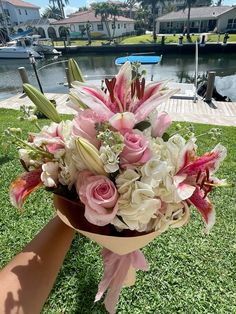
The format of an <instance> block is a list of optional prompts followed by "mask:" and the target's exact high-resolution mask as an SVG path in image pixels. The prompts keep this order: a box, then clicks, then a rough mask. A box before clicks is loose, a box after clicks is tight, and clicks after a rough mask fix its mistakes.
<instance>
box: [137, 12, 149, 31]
mask: <svg viewBox="0 0 236 314" xmlns="http://www.w3.org/2000/svg"><path fill="white" fill-rule="evenodd" d="M148 16H149V11H148V9H147V8H143V7H140V8H138V10H137V12H136V22H135V29H144V28H145V29H146V28H147V25H148Z"/></svg>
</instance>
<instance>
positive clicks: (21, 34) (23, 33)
mask: <svg viewBox="0 0 236 314" xmlns="http://www.w3.org/2000/svg"><path fill="white" fill-rule="evenodd" d="M33 32H34V30H33V29H27V30H26V31H24V32H20V33H17V34H11V35H10V36H9V38H10V39H11V40H16V39H20V38H22V37H25V36H27V35H29V34H32V33H33Z"/></svg>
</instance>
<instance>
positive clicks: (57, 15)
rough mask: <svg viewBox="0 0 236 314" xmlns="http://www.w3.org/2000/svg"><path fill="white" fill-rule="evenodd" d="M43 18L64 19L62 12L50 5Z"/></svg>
mask: <svg viewBox="0 0 236 314" xmlns="http://www.w3.org/2000/svg"><path fill="white" fill-rule="evenodd" d="M42 17H43V18H51V19H56V20H60V19H62V15H61V11H60V10H59V9H58V8H57V7H55V6H54V5H49V6H48V7H47V8H46V9H45V11H44V12H43V14H42Z"/></svg>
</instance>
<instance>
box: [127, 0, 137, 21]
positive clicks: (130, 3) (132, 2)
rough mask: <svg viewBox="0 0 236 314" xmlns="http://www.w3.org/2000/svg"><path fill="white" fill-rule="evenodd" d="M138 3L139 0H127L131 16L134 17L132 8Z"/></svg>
mask: <svg viewBox="0 0 236 314" xmlns="http://www.w3.org/2000/svg"><path fill="white" fill-rule="evenodd" d="M136 3H137V0H126V4H127V5H128V8H129V17H130V18H132V9H133V7H134V6H135V4H136Z"/></svg>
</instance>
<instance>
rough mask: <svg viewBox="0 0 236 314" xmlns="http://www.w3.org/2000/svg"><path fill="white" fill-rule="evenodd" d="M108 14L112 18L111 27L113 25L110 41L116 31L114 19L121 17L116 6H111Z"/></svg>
mask: <svg viewBox="0 0 236 314" xmlns="http://www.w3.org/2000/svg"><path fill="white" fill-rule="evenodd" d="M110 14H111V17H112V20H113V22H112V25H113V34H112V40H113V39H114V37H115V30H116V17H117V16H120V15H121V10H120V9H119V7H118V6H117V5H116V4H111V6H110Z"/></svg>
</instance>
